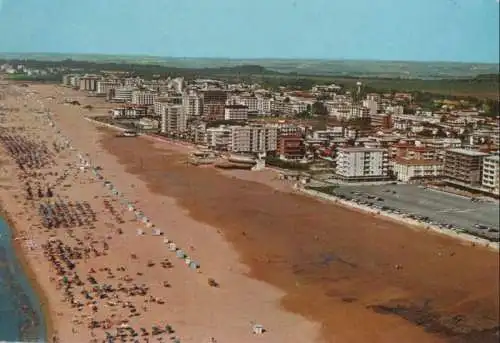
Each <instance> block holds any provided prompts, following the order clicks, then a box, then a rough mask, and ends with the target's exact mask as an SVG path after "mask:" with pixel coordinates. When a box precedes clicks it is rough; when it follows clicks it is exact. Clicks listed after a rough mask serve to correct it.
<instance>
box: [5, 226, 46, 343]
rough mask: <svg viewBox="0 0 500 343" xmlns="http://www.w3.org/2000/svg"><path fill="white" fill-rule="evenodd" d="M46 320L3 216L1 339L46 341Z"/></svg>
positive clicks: (9, 340)
mask: <svg viewBox="0 0 500 343" xmlns="http://www.w3.org/2000/svg"><path fill="white" fill-rule="evenodd" d="M45 332H46V327H45V321H44V318H43V314H42V311H41V308H40V301H39V299H38V297H37V294H36V293H35V292H34V290H33V288H32V287H31V285H30V283H29V281H28V278H27V276H26V274H25V273H24V271H23V269H22V268H21V265H20V263H19V260H18V259H17V257H16V254H15V251H14V248H13V245H12V231H11V230H10V228H9V226H8V224H7V222H5V220H3V218H1V217H0V342H3V341H7V342H44V341H45V336H46V335H45Z"/></svg>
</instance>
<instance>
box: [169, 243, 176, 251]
mask: <svg viewBox="0 0 500 343" xmlns="http://www.w3.org/2000/svg"><path fill="white" fill-rule="evenodd" d="M168 250H170V251H176V250H177V245H176V244H175V243H174V242H170V243H169V244H168Z"/></svg>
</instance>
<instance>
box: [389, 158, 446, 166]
mask: <svg viewBox="0 0 500 343" xmlns="http://www.w3.org/2000/svg"><path fill="white" fill-rule="evenodd" d="M394 162H395V163H397V164H404V165H407V166H432V165H441V164H443V163H442V162H441V161H436V160H423V159H406V158H398V159H396V160H394Z"/></svg>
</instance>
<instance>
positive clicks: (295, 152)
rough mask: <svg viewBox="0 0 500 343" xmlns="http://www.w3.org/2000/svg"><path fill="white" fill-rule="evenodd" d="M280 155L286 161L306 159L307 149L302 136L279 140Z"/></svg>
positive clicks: (281, 137) (282, 137)
mask: <svg viewBox="0 0 500 343" xmlns="http://www.w3.org/2000/svg"><path fill="white" fill-rule="evenodd" d="M277 149H278V154H279V157H280V158H281V159H284V160H298V159H301V158H303V157H304V155H305V152H306V149H305V144H304V138H303V137H302V136H301V135H283V136H280V137H279V138H278V146H277Z"/></svg>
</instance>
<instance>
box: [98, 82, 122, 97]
mask: <svg viewBox="0 0 500 343" xmlns="http://www.w3.org/2000/svg"><path fill="white" fill-rule="evenodd" d="M118 87H120V82H118V81H105V80H100V81H97V93H98V94H108V93H109V91H110V90H112V89H116V88H118Z"/></svg>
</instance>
